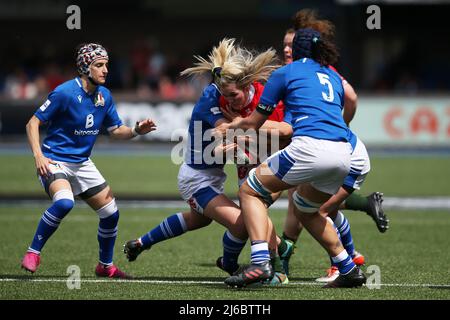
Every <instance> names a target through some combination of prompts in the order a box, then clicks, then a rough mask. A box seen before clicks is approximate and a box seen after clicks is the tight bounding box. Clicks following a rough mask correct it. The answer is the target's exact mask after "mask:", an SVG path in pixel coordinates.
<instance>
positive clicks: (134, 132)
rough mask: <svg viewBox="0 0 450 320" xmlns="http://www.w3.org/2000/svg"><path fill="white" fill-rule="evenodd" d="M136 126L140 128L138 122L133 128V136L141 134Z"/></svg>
mask: <svg viewBox="0 0 450 320" xmlns="http://www.w3.org/2000/svg"><path fill="white" fill-rule="evenodd" d="M136 128H138V123H136V125H135V126H134V127H133V128H132V129H131V134H132V135H133V137H137V136H138V135H139V133H138V132H137V130H136Z"/></svg>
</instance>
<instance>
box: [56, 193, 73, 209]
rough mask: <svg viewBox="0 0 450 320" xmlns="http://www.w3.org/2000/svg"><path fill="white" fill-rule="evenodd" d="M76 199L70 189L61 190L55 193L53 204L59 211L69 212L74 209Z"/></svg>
mask: <svg viewBox="0 0 450 320" xmlns="http://www.w3.org/2000/svg"><path fill="white" fill-rule="evenodd" d="M74 205H75V201H74V198H73V193H72V192H71V191H70V190H60V191H58V192H56V193H55V194H54V195H53V206H54V207H55V208H57V209H58V211H59V212H65V213H67V212H69V211H70V210H72V209H73V207H74Z"/></svg>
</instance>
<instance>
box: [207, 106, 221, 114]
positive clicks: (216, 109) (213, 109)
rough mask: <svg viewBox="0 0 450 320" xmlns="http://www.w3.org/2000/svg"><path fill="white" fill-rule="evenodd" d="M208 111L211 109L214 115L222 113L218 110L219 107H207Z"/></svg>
mask: <svg viewBox="0 0 450 320" xmlns="http://www.w3.org/2000/svg"><path fill="white" fill-rule="evenodd" d="M209 111H211V112H212V114H214V115H216V114H221V113H222V111H220V108H219V107H213V108H211V109H209Z"/></svg>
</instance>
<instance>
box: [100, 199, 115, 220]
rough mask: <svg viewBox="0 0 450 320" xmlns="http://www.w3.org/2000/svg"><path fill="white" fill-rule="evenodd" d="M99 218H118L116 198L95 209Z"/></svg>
mask: <svg viewBox="0 0 450 320" xmlns="http://www.w3.org/2000/svg"><path fill="white" fill-rule="evenodd" d="M96 212H97V214H98V216H99V218H100V219H106V218H109V217H111V218H114V219H116V220H117V221H118V220H119V210H118V208H117V204H116V200H115V199H112V200H111V201H110V202H109V203H108V204H106V205H104V206H103V207H101V208H100V209H97V210H96Z"/></svg>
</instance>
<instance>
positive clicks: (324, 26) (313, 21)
mask: <svg viewBox="0 0 450 320" xmlns="http://www.w3.org/2000/svg"><path fill="white" fill-rule="evenodd" d="M292 20H293V27H294V29H295V30H298V29H305V28H311V29H314V30H317V31H319V32H320V33H321V34H322V36H327V37H331V38H333V37H334V33H335V27H334V24H333V23H331V22H330V21H328V20H325V19H319V18H318V17H317V11H315V10H312V9H303V10H300V11H297V13H296V14H295V15H294V17H293V18H292Z"/></svg>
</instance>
